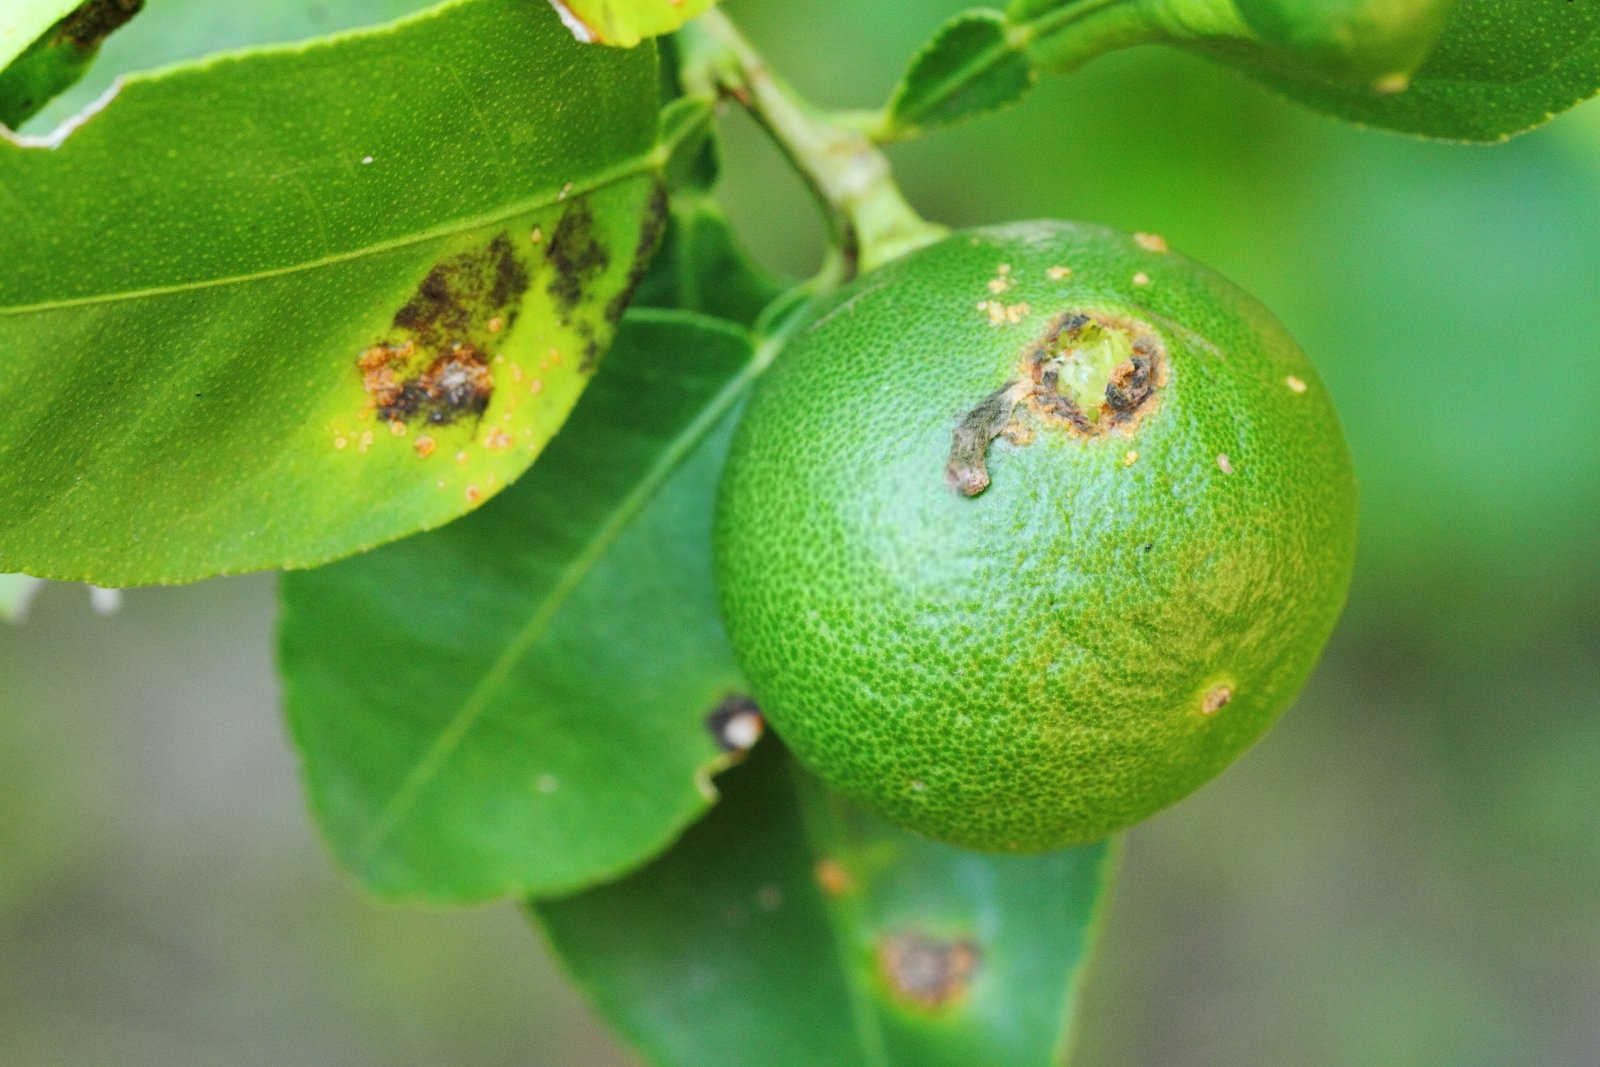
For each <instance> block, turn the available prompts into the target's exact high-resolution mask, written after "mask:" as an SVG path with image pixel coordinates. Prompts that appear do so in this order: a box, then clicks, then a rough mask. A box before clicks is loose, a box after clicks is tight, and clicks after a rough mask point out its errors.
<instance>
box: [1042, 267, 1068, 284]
mask: <svg viewBox="0 0 1600 1067" xmlns="http://www.w3.org/2000/svg"><path fill="white" fill-rule="evenodd" d="M1044 273H1045V275H1046V276H1047V277H1048V278H1049V279H1050V280H1051V281H1053V282H1059V281H1061V280H1062V279H1063V278H1070V277H1072V268H1071V267H1051V268H1050V269H1049V270H1047V271H1045V272H1044Z"/></svg>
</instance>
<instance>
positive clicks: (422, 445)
mask: <svg viewBox="0 0 1600 1067" xmlns="http://www.w3.org/2000/svg"><path fill="white" fill-rule="evenodd" d="M411 447H412V448H414V449H416V450H417V455H419V456H421V457H422V458H423V459H427V458H428V457H429V456H431V455H433V452H434V449H436V448H438V447H439V445H438V443H437V442H436V441H434V439H433V438H431V437H429V436H428V435H427V434H425V433H424V434H418V435H417V439H416V440H415V441H413V442H412V443H411Z"/></svg>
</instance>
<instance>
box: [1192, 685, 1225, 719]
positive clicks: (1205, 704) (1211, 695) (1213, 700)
mask: <svg viewBox="0 0 1600 1067" xmlns="http://www.w3.org/2000/svg"><path fill="white" fill-rule="evenodd" d="M1232 699H1233V687H1232V686H1230V685H1218V686H1213V687H1212V688H1211V689H1209V690H1207V691H1206V695H1205V696H1204V697H1202V698H1201V700H1200V714H1202V715H1215V714H1216V713H1217V712H1219V711H1221V710H1222V709H1223V708H1225V707H1227V705H1228V701H1230V700H1232Z"/></svg>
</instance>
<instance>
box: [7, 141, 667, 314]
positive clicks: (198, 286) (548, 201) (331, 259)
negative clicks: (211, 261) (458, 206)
mask: <svg viewBox="0 0 1600 1067" xmlns="http://www.w3.org/2000/svg"><path fill="white" fill-rule="evenodd" d="M665 162H666V159H665V155H664V153H663V150H662V148H661V146H659V145H658V146H656V147H655V148H653V149H652V150H651V151H649V152H647V153H645V154H643V155H640V156H635V157H634V158H633V159H631V160H629V161H627V162H626V163H622V164H619V165H617V166H615V167H611V168H609V169H607V170H604V171H601V172H600V173H599V174H598V175H596V176H595V177H593V178H591V179H589V180H587V181H585V182H582V183H579V182H573V183H571V187H570V188H566V189H565V193H564V194H563V193H562V192H560V191H557V192H553V193H552V192H545V193H543V194H541V195H539V196H534V197H528V198H526V199H524V200H518V201H516V202H514V203H512V204H510V205H509V206H506V207H503V208H500V209H498V210H496V211H492V212H488V213H485V214H482V215H473V216H469V217H467V218H462V219H456V220H454V221H452V222H448V223H444V224H442V225H439V226H433V227H430V228H428V229H425V230H419V231H418V232H416V233H411V234H406V235H405V236H403V237H393V238H389V239H388V240H384V241H378V242H375V243H373V244H370V245H363V246H362V247H360V248H354V249H349V250H347V251H344V252H336V253H334V254H333V255H329V256H322V257H320V258H318V259H311V260H306V261H304V262H301V263H291V264H288V265H287V266H282V267H271V268H268V269H266V270H259V271H251V272H248V273H244V274H230V275H227V276H225V277H221V278H202V279H198V280H196V281H190V282H179V283H176V284H173V285H158V286H150V287H148V288H144V289H127V290H121V291H113V292H106V293H96V294H91V295H89V296H75V297H68V298H66V299H62V300H47V301H41V302H38V303H34V304H14V305H9V306H6V305H0V315H10V316H22V315H33V314H40V313H44V312H49V311H59V310H62V309H64V308H74V307H88V306H93V305H98V304H114V303H119V302H122V301H127V300H144V299H149V298H152V297H159V296H170V295H172V294H175V293H190V292H197V291H199V290H202V289H215V288H221V287H223V286H228V285H247V284H249V283H251V282H257V281H264V280H266V279H268V278H281V277H283V276H285V275H290V274H300V273H305V272H308V271H314V270H321V269H322V268H324V267H331V266H336V265H338V264H340V263H348V262H350V261H352V260H356V259H361V258H363V257H366V256H376V255H382V254H383V253H385V252H392V251H394V250H396V249H400V248H408V247H411V246H413V245H419V244H425V243H427V242H429V241H437V240H441V239H444V238H449V237H454V236H457V235H458V234H462V233H467V232H470V231H472V230H476V229H480V228H482V227H486V226H493V225H495V224H496V223H501V222H505V221H507V220H509V219H514V218H517V217H518V216H521V215H528V214H532V213H533V212H536V211H539V210H541V209H543V208H547V207H551V206H553V205H555V204H559V203H565V202H567V201H569V200H576V199H578V198H579V197H583V196H588V195H589V194H591V193H595V192H598V191H599V190H601V189H604V188H605V187H607V186H609V185H615V184H617V183H618V182H622V181H626V180H627V179H629V178H632V177H636V176H638V175H640V174H644V173H649V172H656V171H659V170H660V169H661V167H662V166H663V165H664V164H665Z"/></svg>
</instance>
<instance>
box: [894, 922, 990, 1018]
mask: <svg viewBox="0 0 1600 1067" xmlns="http://www.w3.org/2000/svg"><path fill="white" fill-rule="evenodd" d="M981 962H982V954H981V953H980V952H979V950H978V946H977V945H976V944H975V943H974V942H972V941H970V940H967V939H964V938H963V939H950V940H947V939H944V938H935V937H928V936H926V935H924V934H920V933H911V932H905V933H898V934H890V935H888V936H885V937H883V938H881V939H880V940H879V942H878V970H879V973H880V974H882V975H883V978H884V981H885V982H886V983H887V985H888V987H889V991H890V992H891V993H892V994H894V996H895V999H897V1000H899V1001H901V1002H902V1003H904V1004H907V1005H910V1006H912V1007H917V1008H922V1009H924V1010H927V1011H937V1010H940V1009H943V1008H948V1007H950V1006H951V1005H952V1004H955V1003H956V1002H958V1001H959V1000H960V999H961V998H962V996H963V995H964V994H965V993H966V991H967V989H968V987H970V986H971V984H972V979H973V977H974V975H976V974H977V971H978V967H979V965H980V963H981Z"/></svg>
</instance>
